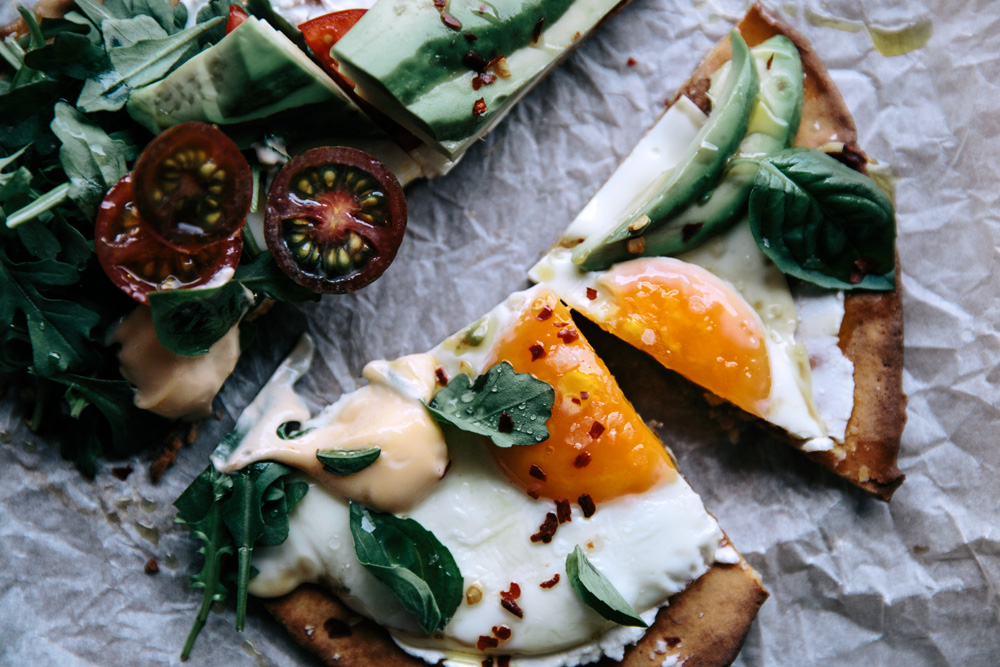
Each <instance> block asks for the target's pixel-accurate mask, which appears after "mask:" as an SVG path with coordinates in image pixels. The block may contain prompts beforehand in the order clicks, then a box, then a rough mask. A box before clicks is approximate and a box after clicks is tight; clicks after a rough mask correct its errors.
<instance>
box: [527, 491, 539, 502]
mask: <svg viewBox="0 0 1000 667" xmlns="http://www.w3.org/2000/svg"><path fill="white" fill-rule="evenodd" d="M528 497H529V498H531V499H532V500H538V491H536V490H535V489H528Z"/></svg>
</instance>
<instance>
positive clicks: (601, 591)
mask: <svg viewBox="0 0 1000 667" xmlns="http://www.w3.org/2000/svg"><path fill="white" fill-rule="evenodd" d="M566 576H568V577H569V583H570V585H571V586H572V587H573V590H575V591H576V593H577V595H579V596H580V599H581V600H583V601H584V603H586V605H587V606H588V607H590V608H591V609H593V610H594V611H596V612H597V613H598V614H600V615H601V616H603V617H604V618H606V619H608V620H609V621H614V622H615V623H618V624H619V625H631V626H633V627H637V628H648V627H649V624H648V623H646V622H645V621H644V620H642V619H641V618H640V617H639V614H637V613H636V611H635V609H633V608H632V605H630V604H629V603H628V601H626V600H625V598H623V597H622V595H621V593H619V592H618V589H616V588H615V587H614V584H612V583H611V582H610V581H608V578H607V577H605V576H604V575H603V574H602V573H601V571H600V570H598V569H597V568H596V567H594V564H593V563H591V562H590V559H589V558H587V554H585V553H584V552H583V549H581V548H580V547H579V545H578V546H577V547H576V548H575V549H573V552H572V553H571V554H569V555H568V556H566Z"/></svg>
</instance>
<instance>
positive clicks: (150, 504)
mask: <svg viewBox="0 0 1000 667" xmlns="http://www.w3.org/2000/svg"><path fill="white" fill-rule="evenodd" d="M139 507H140V508H142V511H143V512H152V511H154V510H156V501H155V500H150V499H149V498H143V499H141V500H140V501H139Z"/></svg>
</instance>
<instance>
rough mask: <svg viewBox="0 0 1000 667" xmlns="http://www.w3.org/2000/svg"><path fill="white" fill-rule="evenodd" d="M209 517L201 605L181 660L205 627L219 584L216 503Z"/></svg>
mask: <svg viewBox="0 0 1000 667" xmlns="http://www.w3.org/2000/svg"><path fill="white" fill-rule="evenodd" d="M209 516H210V517H211V521H212V522H211V538H210V541H209V542H208V543H207V544H206V545H205V552H204V553H205V569H204V572H203V574H204V577H203V582H204V589H203V592H202V596H201V607H199V608H198V615H197V616H196V617H195V619H194V625H192V626H191V631H190V632H189V633H188V636H187V641H185V642H184V648H183V649H182V650H181V660H187V659H188V658H189V657H190V656H191V649H192V648H194V642H195V640H196V639H197V638H198V634H199V633H200V632H201V629H202V628H203V627H205V621H207V620H208V612H210V611H211V610H212V603H213V602H215V594H216V589H217V587H218V584H219V557H218V544H219V531H220V530H221V528H222V513H221V511H220V509H219V505H218V504H217V503H213V504H212V507H211V509H210V510H209Z"/></svg>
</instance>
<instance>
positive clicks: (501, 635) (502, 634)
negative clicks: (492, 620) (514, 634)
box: [493, 625, 510, 641]
mask: <svg viewBox="0 0 1000 667" xmlns="http://www.w3.org/2000/svg"><path fill="white" fill-rule="evenodd" d="M493 636H494V637H496V638H497V639H499V640H500V641H507V640H508V639H510V628H508V627H507V626H506V625H501V626H496V625H494V626H493Z"/></svg>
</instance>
